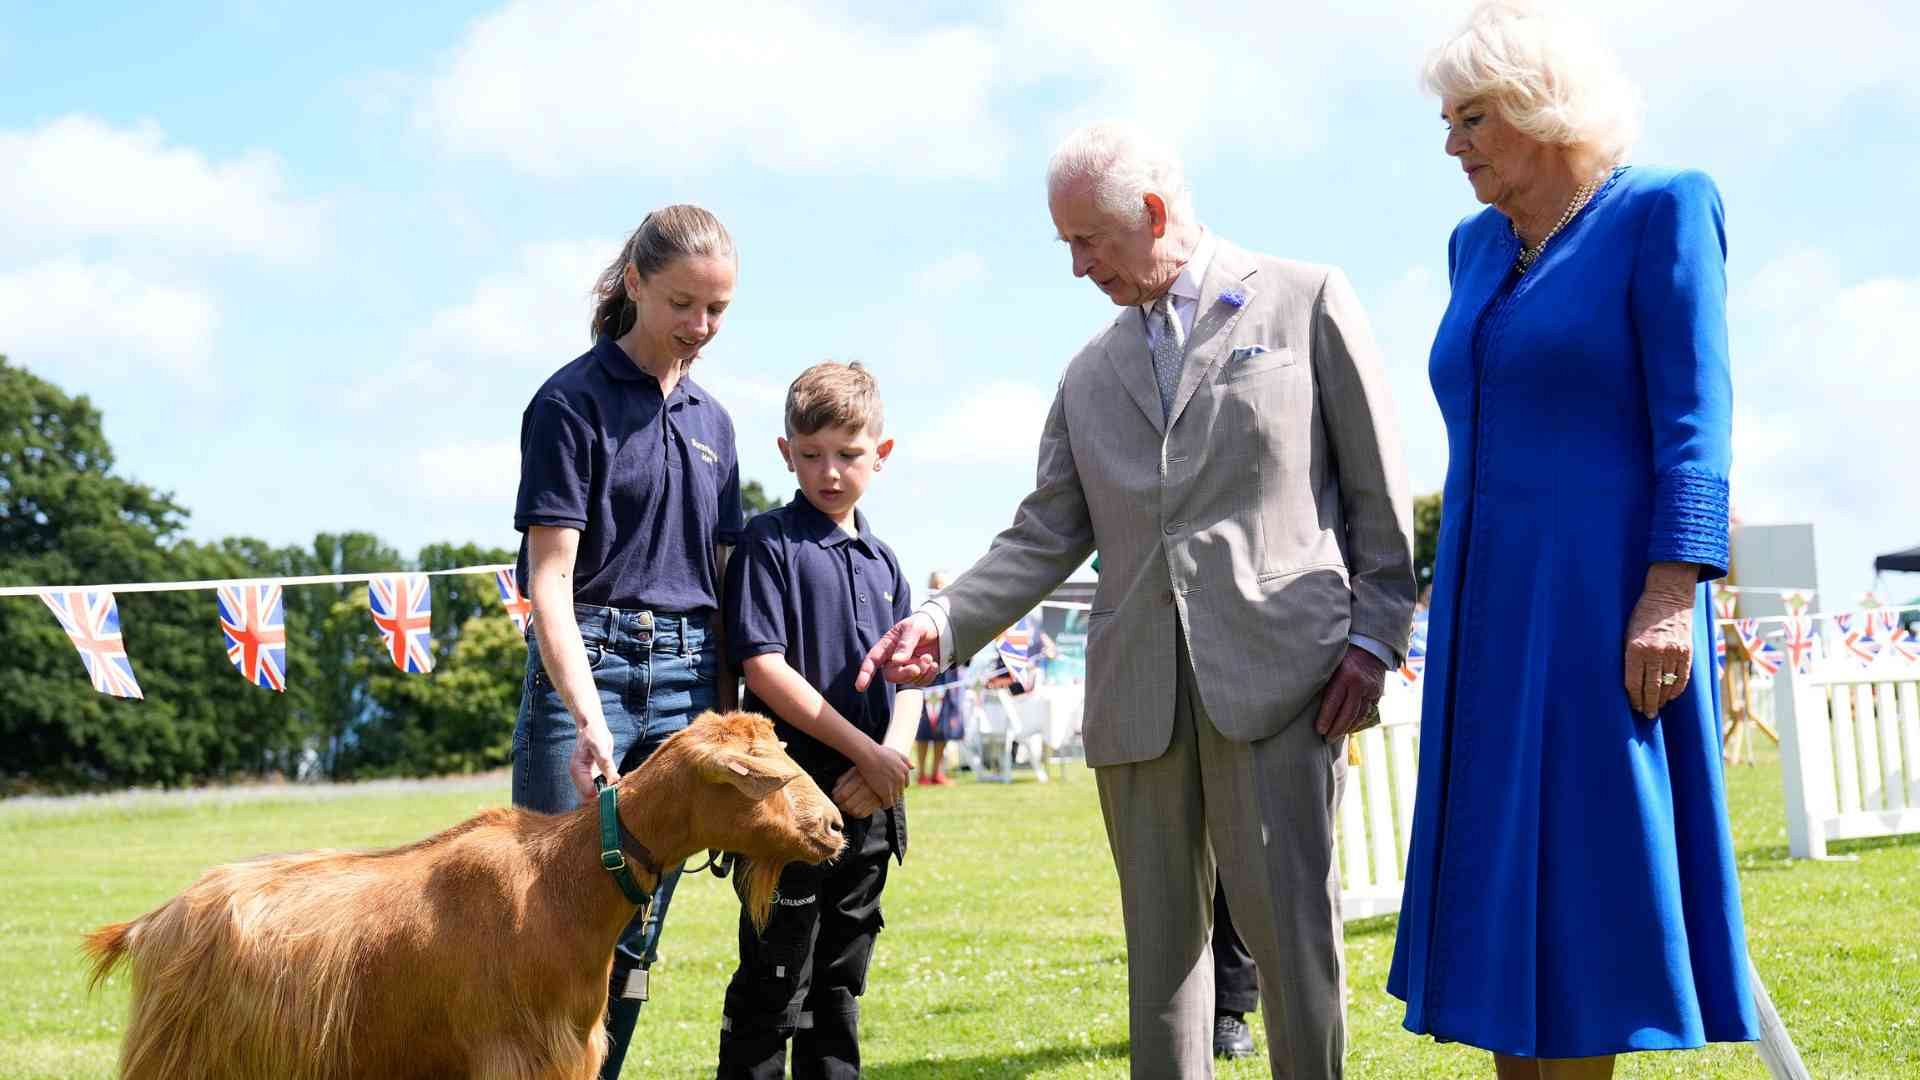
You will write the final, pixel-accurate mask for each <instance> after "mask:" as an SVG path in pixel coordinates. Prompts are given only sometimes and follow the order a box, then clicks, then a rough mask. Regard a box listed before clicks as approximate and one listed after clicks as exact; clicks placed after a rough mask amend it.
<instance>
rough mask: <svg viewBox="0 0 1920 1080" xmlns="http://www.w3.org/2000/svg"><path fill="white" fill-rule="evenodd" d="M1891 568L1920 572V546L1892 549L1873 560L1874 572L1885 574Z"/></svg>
mask: <svg viewBox="0 0 1920 1080" xmlns="http://www.w3.org/2000/svg"><path fill="white" fill-rule="evenodd" d="M1889 570H1894V571H1904V572H1906V573H1909V574H1920V547H1911V548H1908V549H1907V550H1905V551H1891V552H1888V553H1887V554H1885V555H1881V556H1879V557H1878V558H1875V559H1874V560H1873V572H1874V573H1876V574H1884V573H1886V572H1887V571H1889Z"/></svg>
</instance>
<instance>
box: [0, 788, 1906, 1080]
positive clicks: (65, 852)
mask: <svg viewBox="0 0 1920 1080" xmlns="http://www.w3.org/2000/svg"><path fill="white" fill-rule="evenodd" d="M1730 789H1731V799H1732V807H1733V828H1734V834H1735V837H1736V838H1737V840H1738V842H1739V846H1740V868H1741V876H1742V880H1743V883H1744V886H1745V889H1746V902H1747V924H1748V933H1749V940H1750V941H1751V943H1752V947H1753V951H1754V956H1755V960H1756V962H1757V963H1758V964H1759V966H1760V970H1761V972H1762V973H1763V975H1764V976H1765V977H1766V979H1767V982H1768V985H1769V987H1770V989H1771V990H1772V992H1773V997H1774V999H1775V1001H1776V1002H1777V1003H1778V1005H1779V1007H1780V1009H1781V1011H1782V1013H1783V1014H1784V1016H1785V1018H1786V1022H1787V1025H1788V1029H1789V1030H1790V1031H1792V1032H1793V1034H1794V1036H1795V1038H1796V1040H1797V1041H1798V1043H1799V1045H1800V1049H1801V1052H1802V1054H1803V1055H1804V1057H1805V1058H1806V1061H1807V1064H1808V1067H1809V1068H1810V1069H1811V1070H1812V1073H1813V1075H1814V1076H1816V1077H1820V1078H1822V1080H1842V1078H1848V1077H1908V1078H1911V1077H1916V1076H1920V839H1916V838H1908V839H1906V840H1905V841H1900V842H1879V843H1861V844H1855V845H1851V846H1849V847H1846V848H1843V849H1842V850H1846V851H1850V852H1851V853H1853V854H1856V855H1857V856H1858V861H1857V862H1835V863H1822V864H1810V863H1795V862H1789V861H1788V860H1787V858H1786V835H1785V829H1784V824H1783V818H1782V813H1781V809H1780V786H1779V772H1778V768H1777V766H1776V765H1775V764H1774V763H1773V762H1771V761H1769V762H1763V763H1762V764H1761V765H1760V766H1759V767H1757V768H1744V769H1736V770H1734V772H1733V774H1732V776H1731V778H1730ZM505 795H506V787H505V781H504V779H503V778H498V777H495V778H487V779H484V780H479V781H473V780H469V781H461V782H453V783H427V784H420V785H413V786H404V785H388V786H378V787H371V788H366V789H358V790H353V789H349V790H346V791H344V792H334V793H326V792H319V793H315V792H307V791H288V792H285V793H284V794H281V793H274V794H268V795H266V796H264V797H246V798H242V797H233V798H228V797H224V796H220V795H217V794H203V795H198V796H134V797H125V798H113V799H103V800H89V801H86V802H83V803H80V804H62V803H55V804H45V803H41V804H18V803H16V804H7V803H0V1077H4V1078H21V1080H25V1078H29V1077H31V1078H47V1080H54V1078H58V1080H70V1078H80V1077H107V1076H111V1075H112V1071H113V1062H114V1055H115V1050H116V1046H117V1041H118V1036H119V1030H120V1025H121V1023H122V1020H123V1018H124V1016H125V1012H126V1006H127V998H126V980H125V977H124V976H123V975H122V976H116V977H115V978H114V979H113V980H112V981H110V982H109V983H108V984H107V985H106V986H105V987H104V988H103V989H102V990H101V991H100V992H98V993H96V994H93V995H91V996H90V995H89V994H88V993H87V991H86V987H85V980H84V977H83V976H84V964H83V962H82V959H81V957H80V954H79V952H78V949H77V942H78V939H79V935H80V933H81V932H82V931H83V930H85V929H87V928H89V927H92V926H95V925H97V924H99V923H103V922H108V921H112V920H117V919H125V918H129V917H131V916H133V915H137V914H139V913H140V912H142V911H145V910H147V909H148V908H149V907H151V906H153V905H154V904H156V903H158V902H160V901H161V900H164V899H165V898H166V897H167V896H169V895H171V894H172V893H173V892H174V891H176V890H178V889H179V888H181V887H182V886H183V885H185V884H186V883H187V882H188V881H190V880H191V879H192V878H193V877H194V876H195V875H196V874H197V873H198V872H199V871H200V870H201V869H202V868H204V867H205V866H207V865H209V864H211V863H215V862H220V861H224V860H228V859H233V858H238V857H241V856H247V855H253V854H258V853H261V852H271V851H284V850H291V849H295V848H303V847H321V846H334V847H353V846H381V845H387V844H393V843H398V842H402V841H407V840H412V839H415V838H417V837H419V836H421V835H424V834H426V833H428V832H431V831H433V830H435V829H438V828H441V827H443V826H445V825H448V824H450V823H452V822H454V821H457V820H459V819H460V818H461V817H463V816H464V815H466V814H467V813H469V812H471V811H473V810H475V809H477V808H479V807H482V806H486V805H489V804H493V803H498V802H502V801H504V800H505ZM912 807H913V811H912V812H913V815H914V823H913V838H914V840H913V843H914V846H913V852H912V855H911V857H910V858H909V859H908V861H907V864H906V866H905V867H904V868H900V869H896V871H895V876H894V878H893V881H892V883H891V884H890V885H889V887H888V892H887V900H886V912H887V921H888V924H889V925H888V929H887V931H886V932H885V933H884V934H882V935H881V939H880V945H879V948H878V951H877V957H876V960H875V963H874V969H873V971H872V974H871V977H870V980H869V990H868V994H867V997H866V1004H865V1014H864V1023H863V1027H864V1030H865V1034H866V1055H867V1061H868V1063H869V1070H868V1073H869V1075H871V1076H873V1077H876V1078H881V1080H909V1078H912V1080H934V1078H948V1077H974V1076H996V1077H1003V1076H1036V1077H1093V1076H1098V1077H1113V1076H1124V1075H1126V1039H1127V1033H1126V966H1125V951H1124V946H1123V942H1122V938H1121V933H1120V913H1119V903H1118V899H1117V893H1116V887H1115V884H1114V880H1113V869H1112V864H1111V863H1110V862H1109V860H1108V856H1107V850H1106V842H1105V839H1104V837H1103V835H1102V832H1101V827H1100V814H1099V808H1098V804H1097V802H1096V799H1095V796H1094V787H1093V783H1092V779H1091V777H1090V775H1089V774H1087V773H1086V772H1085V771H1084V770H1077V771H1075V772H1074V773H1073V774H1072V775H1071V776H1070V777H1069V779H1068V781H1067V782H1065V783H1054V784H1047V785H1040V784H1035V783H1032V782H1031V781H1030V780H1029V781H1027V782H1024V783H1019V784H1014V785H1011V786H996V785H976V784H972V783H969V782H967V781H965V780H962V782H961V783H960V785H959V786H957V787H954V788H945V789H915V790H914V792H913V794H912ZM582 872H583V873H591V872H597V870H595V869H594V868H591V867H589V868H583V870H582ZM734 912H735V906H734V902H733V896H732V892H731V890H730V889H729V888H728V887H727V886H726V885H724V884H722V883H720V882H717V881H715V880H713V879H711V878H707V877H704V876H703V877H702V878H701V879H698V880H692V881H689V882H688V883H687V884H685V885H683V886H682V887H681V890H680V892H679V895H678V896H677V897H676V898H675V904H674V908H673V916H672V919H671V920H670V922H669V925H668V928H667V934H666V938H665V947H664V949H663V954H664V955H663V957H662V959H661V962H660V965H659V966H658V967H656V968H655V972H654V994H655V999H654V1001H653V1002H651V1003H650V1004H649V1005H648V1006H647V1009H646V1012H645V1013H643V1014H642V1016H641V1019H640V1023H641V1028H640V1037H639V1038H640V1042H639V1046H638V1048H637V1049H636V1051H635V1053H634V1055H633V1057H632V1059H631V1061H630V1062H629V1068H628V1070H627V1071H628V1073H629V1075H634V1076H665V1077H693V1076H702V1075H711V1072H712V1060H713V1050H714V1042H715V1036H716V1032H717V1030H718V1021H719V1010H720V997H721V991H722V988H723V986H724V985H725V981H726V978H727V976H728V974H729V972H730V971H731V967H732V960H731V956H730V954H731V952H732V932H733V931H732V927H733V920H734ZM1347 942H1348V957H1349V961H1350V964H1351V977H1352V984H1353V1004H1352V1011H1351V1029H1350V1030H1351V1050H1350V1058H1349V1073H1348V1075H1349V1076H1352V1077H1428V1076H1433V1077H1452V1076H1461V1077H1465V1076H1475V1077H1480V1076H1490V1075H1491V1072H1492V1070H1491V1068H1490V1067H1489V1065H1488V1063H1487V1059H1486V1058H1485V1056H1484V1055H1481V1054H1479V1053H1477V1052H1475V1051H1470V1050H1466V1049H1463V1048H1460V1047H1457V1046H1437V1045H1435V1044H1433V1043H1432V1042H1429V1041H1426V1040H1423V1039H1416V1038H1414V1037H1413V1036H1411V1035H1408V1034H1406V1033H1405V1032H1403V1031H1402V1030H1400V1027H1399V1018H1400V1006H1399V1003H1398V1002H1396V1001H1394V1000H1392V999H1390V998H1389V997H1387V995H1386V993H1385V991H1384V990H1383V989H1382V986H1383V983H1384V980H1385V977H1386V968H1387V961H1388V958H1389V956H1390V955H1391V953H1392V949H1393V920H1392V919H1391V918H1387V919H1374V920H1370V921H1368V922H1365V923H1356V924H1354V925H1351V926H1349V927H1348V933H1347ZM1257 1037H1258V1036H1257V1034H1256V1038H1257ZM1221 1075H1222V1076H1227V1077H1253V1076H1265V1075H1266V1067H1265V1064H1264V1061H1262V1062H1258V1063H1239V1064H1237V1065H1234V1066H1232V1067H1227V1068H1223V1069H1222V1070H1221ZM1620 1075H1622V1076H1629V1077H1656V1076H1657V1077H1667V1076H1673V1077H1765V1075H1766V1071H1765V1069H1764V1068H1763V1067H1762V1066H1761V1064H1760V1062H1759V1059H1758V1057H1757V1056H1756V1055H1755V1053H1754V1051H1753V1050H1752V1048H1750V1047H1746V1046H1728V1047H1715V1048H1711V1049H1709V1050H1706V1051H1702V1052H1698V1053H1685V1054H1648V1055H1639V1056H1637V1057H1635V1058H1632V1059H1629V1060H1627V1061H1626V1062H1625V1064H1624V1065H1623V1067H1622V1068H1621V1070H1620Z"/></svg>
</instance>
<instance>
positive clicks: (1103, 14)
mask: <svg viewBox="0 0 1920 1080" xmlns="http://www.w3.org/2000/svg"><path fill="white" fill-rule="evenodd" d="M1562 6H1565V7H1568V8H1570V9H1572V11H1573V12H1574V13H1575V14H1576V16H1577V17H1579V18H1581V19H1582V20H1583V21H1585V22H1587V23H1588V24H1590V25H1591V26H1592V27H1593V28H1594V32H1595V33H1598V34H1599V35H1600V36H1601V37H1602V39H1603V40H1605V41H1607V42H1608V43H1610V44H1611V45H1612V46H1613V47H1614V48H1616V49H1617V50H1618V51H1619V52H1620V54H1621V57H1622V60H1623V61H1624V63H1625V64H1626V66H1627V68H1628V70H1629V72H1630V73H1631V74H1632V75H1634V76H1635V77H1636V78H1638V79H1639V80H1641V82H1642V84H1643V87H1644V89H1645V91H1646V93H1647V97H1648V100H1649V101H1650V102H1651V103H1652V105H1653V110H1654V113H1655V117H1654V119H1655V120H1656V121H1657V122H1656V123H1655V124H1654V125H1653V128H1654V130H1656V131H1657V132H1660V133H1663V134H1665V135H1666V136H1667V137H1668V138H1678V139H1680V140H1681V141H1682V143H1683V145H1684V143H1685V140H1687V139H1689V138H1692V137H1695V136H1698V135H1699V134H1700V133H1701V132H1702V130H1703V125H1705V127H1706V128H1708V129H1714V130H1717V129H1720V128H1723V127H1724V126H1725V121H1726V119H1727V117H1728V116H1729V115H1731V110H1734V109H1736V108H1739V109H1741V113H1740V115H1741V117H1742V120H1743V123H1746V124H1748V125H1749V126H1752V125H1756V124H1757V125H1758V127H1759V128H1760V129H1761V130H1762V132H1763V138H1764V139H1765V140H1766V141H1768V142H1771V143H1778V142H1779V141H1781V140H1783V139H1785V138H1786V137H1788V136H1789V135H1790V134H1792V133H1793V132H1795V131H1797V130H1799V129H1801V128H1803V127H1804V126H1806V125H1807V124H1809V123H1813V122H1816V121H1817V120H1818V119H1820V118H1821V117H1822V116H1824V115H1826V114H1828V113H1829V112H1830V111H1831V110H1832V109H1833V108H1834V107H1835V106H1836V105H1838V104H1840V103H1841V102H1844V101H1845V100H1847V99H1848V97H1849V96H1850V95H1853V94H1855V93H1858V92H1860V91H1862V90H1866V89H1869V88H1885V89H1887V90H1889V91H1890V92H1892V93H1895V94H1907V95H1910V94H1911V93H1912V90H1911V84H1910V81H1909V80H1906V79H1905V77H1904V70H1905V66H1906V64H1907V62H1908V58H1910V57H1911V56H1912V55H1913V53H1914V52H1915V51H1917V50H1920V17H1916V15H1915V14H1914V13H1913V12H1912V11H1911V10H1908V9H1907V8H1906V7H1903V6H1901V5H1889V4H1884V3H1881V2H1878V0H1834V3H1832V4H1829V5H1827V6H1825V7H1823V8H1822V10H1821V13H1820V15H1819V16H1818V17H1817V18H1811V19H1810V18H1808V17H1807V14H1806V8H1805V5H1804V4H1799V3H1793V4H1789V3H1785V2H1770V3H1754V2H1751V0H1698V2H1695V3H1690V4H1687V5H1681V6H1679V7H1677V8H1676V7H1675V6H1673V5H1671V4H1667V3H1664V2H1663V0H1619V2H1618V3H1615V4H1611V5H1603V6H1601V7H1599V8H1594V7H1592V6H1591V5H1575V4H1563V5H1562ZM1467 9H1468V5H1467V4H1466V3H1465V2H1464V0H1362V2H1359V3H1357V4H1348V5H1345V6H1344V7H1336V6H1333V5H1325V6H1319V5H1309V6H1302V5H1267V6H1265V7H1258V6H1256V7H1248V6H1247V5H1245V4H1226V3H1218V2H1197V3H1190V4H1181V5H1176V4H1173V3H1171V2H1169V0H1054V2H1050V3H1045V4H1033V3H1021V2H1003V3H1000V4H998V5H993V6H989V7H987V8H985V9H984V10H982V11H979V12H975V13H967V14H964V15H943V16H942V17H940V18H939V19H938V20H937V21H934V20H928V21H926V22H924V23H922V24H921V25H917V26H914V27H911V28H903V27H902V26H901V23H903V22H905V21H907V20H910V19H912V18H914V16H912V15H902V14H900V13H899V12H898V11H895V12H891V13H890V15H891V18H885V17H883V18H875V17H873V15H872V13H868V12H861V13H860V14H861V17H860V18H856V17H855V16H854V14H853V13H852V12H850V11H849V10H847V9H843V8H840V7H838V6H837V5H817V4H804V3H796V2H792V0H757V2H748V3H744V4H737V5H727V6H723V7H722V8H720V9H717V10H701V9H695V8H691V7H686V6H679V7H671V6H665V5H654V4H649V3H645V2H644V0H591V2H588V3H585V4H581V5H575V6H572V7H570V8H562V7H560V6H558V5H553V4H535V3H532V2H530V0H515V2H513V3H510V4H509V5H508V6H506V7H505V8H503V9H501V10H499V11H497V12H495V13H494V14H492V15H489V16H487V17H485V18H483V19H481V20H479V21H478V22H476V23H474V24H473V25H472V26H471V27H470V28H469V29H468V31H467V33H466V34H465V36H464V37H463V38H462V40H461V41H460V42H459V43H458V45H457V46H456V48H455V50H454V51H453V54H452V57H451V59H450V61H449V62H448V64H447V65H446V67H445V68H444V69H443V70H442V72H441V73H440V74H439V76H438V77H437V78H436V79H435V80H433V82H432V85H431V88H430V89H429V90H428V91H427V93H426V95H425V97H424V101H423V104H422V105H421V108H420V110H419V116H420V118H421V120H422V122H423V123H424V124H425V126H426V127H427V128H429V129H430V130H431V131H433V132H435V133H436V134H437V135H438V136H439V137H440V138H441V139H442V140H443V141H444V142H445V143H446V144H447V145H449V146H452V147H454V148H456V149H459V150H464V151H471V152H476V153H484V154H491V155H496V156H499V157H503V158H505V159H507V160H509V161H511V162H512V163H513V164H514V165H515V166H516V167H518V168H520V169H522V170H525V171H527V172H531V173H535V174H538V175H544V176H558V175H573V174H580V173H589V174H591V173H605V172H622V171H625V172H639V173H642V174H645V175H652V176H665V177H675V178H678V177H683V176H686V175H688V174H690V173H698V172H701V171H705V170H709V169H713V168H716V167H724V166H727V165H731V164H736V163H742V162H744V163H747V164H752V165H758V166H762V167H765V168H768V169H772V170H774V171H778V172H789V173H811V174H838V175H863V174H875V173H878V174H881V175H887V176H897V177H913V178H924V177H961V178H978V177H984V176H996V175H999V174H1000V172H1001V171H1002V168H1003V166H1004V165H1005V164H1007V162H1009V161H1010V160H1011V161H1015V162H1018V161H1025V160H1027V158H1028V157H1029V156H1031V153H1030V151H1031V148H1028V149H1026V150H1023V151H1022V152H1021V154H1020V156H1017V157H1015V156H1011V155H1010V151H1011V150H1012V148H1013V147H1014V146H1015V144H1016V141H1017V140H1019V139H1022V138H1039V139H1044V140H1047V141H1048V142H1050V141H1051V140H1052V139H1053V138H1057V137H1058V136H1059V135H1062V134H1064V133H1065V131H1066V130H1067V129H1069V128H1070V127H1073V126H1075V125H1077V124H1080V123H1085V122H1087V121H1089V120H1093V119H1101V118H1108V117H1122V118H1127V119H1130V120H1133V121H1134V122H1137V123H1140V124H1142V125H1143V126H1146V127H1148V128H1150V129H1152V130H1154V131H1157V132H1159V133H1161V134H1162V135H1163V136H1164V137H1165V138H1167V139H1168V141H1170V142H1172V143H1174V144H1176V145H1178V146H1180V147H1181V148H1183V150H1185V151H1186V152H1187V153H1188V154H1190V155H1192V156H1194V157H1196V158H1199V159H1204V158H1206V157H1208V156H1211V155H1212V154H1214V153H1216V152H1222V151H1229V152H1231V153H1233V154H1235V155H1237V156H1240V157H1245V158H1251V159H1253V160H1256V161H1261V160H1280V159H1287V158H1292V157H1296V156H1299V155H1302V154H1305V153H1308V152H1310V151H1313V150H1315V149H1318V148H1320V147H1321V146H1323V145H1324V144H1325V143H1326V142H1327V141H1328V139H1329V136H1330V134H1331V132H1330V131H1329V129H1328V127H1327V125H1328V123H1329V121H1330V120H1331V119H1332V118H1333V117H1334V115H1335V112H1336V109H1335V107H1334V104H1335V103H1337V102H1339V101H1341V100H1344V99H1352V98H1354V97H1355V96H1356V95H1380V94H1383V93H1384V94H1388V95H1392V96H1393V97H1397V98H1400V99H1403V100H1404V102H1405V108H1406V109H1408V110H1413V111H1419V110H1423V109H1425V108H1427V106H1426V105H1423V104H1422V103H1421V102H1422V100H1423V99H1422V96H1421V93H1420V91H1419V89H1418V87H1417V85H1416V75H1417V72H1418V69H1419V66H1420V63H1421V61H1422V59H1423V57H1424V56H1425V54H1426V52H1427V51H1428V50H1429V49H1431V48H1432V47H1433V46H1434V45H1435V44H1437V43H1438V42H1439V41H1440V40H1442V39H1443V38H1444V37H1445V36H1446V35H1447V34H1448V33H1449V32H1451V30H1452V29H1454V28H1455V27H1456V26H1458V25H1459V24H1460V23H1461V22H1462V20H1463V19H1464V18H1465V15H1466V13H1467ZM656 43H659V44H656ZM1196 58H1204V59H1203V60H1201V61H1198V62H1196ZM1788 86H1790V87H1792V92H1791V93H1783V92H1781V88H1782V87H1788ZM1755 100H1759V101H1765V102H1767V107H1766V109H1765V110H1764V115H1761V116H1758V117H1755V116H1754V114H1753V111H1752V110H1751V109H1747V108H1744V105H1743V103H1746V102H1751V101H1755ZM1656 149H1658V148H1656ZM1015 167H1016V168H1019V167H1024V166H1019V165H1017V164H1016V166H1015Z"/></svg>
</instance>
